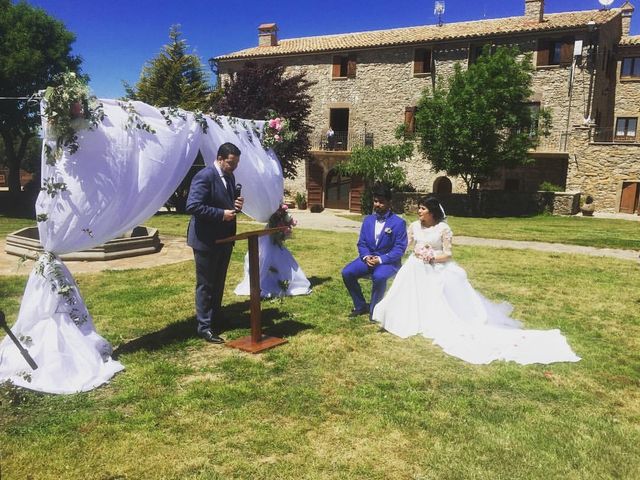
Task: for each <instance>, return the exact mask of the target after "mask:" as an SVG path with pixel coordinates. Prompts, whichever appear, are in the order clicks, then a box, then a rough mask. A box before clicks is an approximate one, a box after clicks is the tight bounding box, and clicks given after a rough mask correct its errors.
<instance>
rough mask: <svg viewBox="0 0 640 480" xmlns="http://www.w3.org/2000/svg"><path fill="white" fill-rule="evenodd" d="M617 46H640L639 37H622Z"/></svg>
mask: <svg viewBox="0 0 640 480" xmlns="http://www.w3.org/2000/svg"><path fill="white" fill-rule="evenodd" d="M618 45H621V46H627V45H640V35H630V36H628V37H622V38H621V39H620V41H619V42H618Z"/></svg>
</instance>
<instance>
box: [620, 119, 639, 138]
mask: <svg viewBox="0 0 640 480" xmlns="http://www.w3.org/2000/svg"><path fill="white" fill-rule="evenodd" d="M637 126H638V118H637V117H622V118H618V120H617V121H616V137H615V139H616V140H623V141H634V140H635V139H636V129H637Z"/></svg>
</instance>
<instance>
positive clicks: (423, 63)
mask: <svg viewBox="0 0 640 480" xmlns="http://www.w3.org/2000/svg"><path fill="white" fill-rule="evenodd" d="M430 71H431V50H430V49H428V48H416V49H415V50H414V51H413V73H414V74H416V73H429V72H430Z"/></svg>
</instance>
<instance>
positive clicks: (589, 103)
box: [220, 17, 640, 211]
mask: <svg viewBox="0 0 640 480" xmlns="http://www.w3.org/2000/svg"><path fill="white" fill-rule="evenodd" d="M620 32H621V30H620V20H619V17H616V18H615V19H614V20H612V21H611V22H610V23H609V24H607V25H601V26H599V28H598V31H597V35H595V34H594V33H589V32H588V31H587V29H586V26H585V28H584V29H583V30H582V31H579V32H574V34H575V39H576V40H582V41H583V50H582V56H580V57H577V59H576V62H575V65H574V66H573V68H572V66H570V65H562V66H559V65H554V66H539V67H536V68H535V70H534V72H533V78H532V90H533V96H532V99H531V100H532V101H534V102H539V103H540V105H541V106H542V107H543V108H546V109H548V110H549V111H550V112H551V115H552V130H551V135H550V136H549V137H545V138H542V139H541V143H540V145H539V147H538V148H537V150H536V152H537V153H543V154H544V153H547V154H558V153H561V152H562V153H564V154H565V155H564V158H565V160H564V162H556V163H548V164H547V167H551V168H552V170H551V171H549V172H538V173H540V175H538V176H537V177H536V178H533V177H530V176H528V174H527V172H526V169H525V170H522V171H513V172H508V174H513V175H517V176H518V178H520V179H521V180H522V182H521V183H522V185H523V189H526V190H533V189H534V188H535V186H534V185H533V184H532V182H533V183H536V182H538V183H539V181H540V180H541V179H542V180H547V181H551V182H552V183H557V184H560V185H562V184H563V180H564V182H565V183H566V188H567V189H568V190H580V191H590V192H591V193H593V194H594V197H595V198H596V199H599V201H600V203H601V206H602V207H603V208H605V210H612V211H613V210H615V208H616V202H617V197H616V196H617V195H618V194H619V191H618V190H619V185H620V182H621V181H622V180H625V179H628V178H638V172H637V168H638V167H637V166H636V165H637V164H638V162H635V163H634V161H633V158H634V155H637V152H638V150H637V148H636V149H630V148H629V147H628V146H619V147H615V148H609V149H603V148H600V147H595V146H593V145H590V143H589V138H588V135H587V136H585V134H584V131H583V130H582V127H583V126H584V125H585V124H586V123H587V122H588V121H589V120H590V121H592V122H593V121H594V119H595V118H594V117H595V115H596V113H598V115H599V117H600V119H601V122H602V125H608V126H610V128H613V125H614V123H613V122H614V118H615V116H616V115H617V116H627V115H628V116H640V113H639V111H640V83H638V82H634V83H629V82H627V83H624V82H623V83H622V84H620V82H617V81H616V75H617V78H619V74H617V73H613V74H612V73H611V70H612V68H613V70H615V59H614V60H613V64H612V65H613V67H612V66H611V65H609V67H607V65H608V62H609V61H610V60H609V59H610V58H613V53H612V52H613V48H614V46H615V44H616V43H617V40H618V39H619V38H620ZM565 34H572V33H571V32H556V33H555V34H554V33H553V32H549V34H548V35H549V37H548V38H560V37H561V36H562V35H565ZM538 39H539V36H536V35H520V36H518V37H511V38H507V39H504V40H500V41H499V42H498V41H496V40H495V39H490V38H487V39H486V40H485V39H480V40H479V42H480V43H474V44H469V42H468V41H452V42H446V43H441V44H438V45H435V46H434V45H415V46H401V47H390V48H376V49H368V50H357V51H352V52H329V53H318V54H314V55H291V56H286V57H280V58H278V59H258V60H256V61H264V62H266V61H274V60H277V61H279V62H280V63H282V64H284V65H285V67H286V72H287V73H291V74H297V73H301V72H304V73H306V76H307V79H308V80H310V81H312V82H315V83H314V85H313V86H312V87H311V88H310V91H309V93H310V95H311V98H312V100H313V102H312V108H311V113H310V116H309V123H310V124H311V126H312V128H313V135H314V137H316V136H321V135H324V134H325V133H326V131H327V128H328V127H329V116H330V110H331V109H332V108H348V109H349V130H350V132H353V133H356V134H363V133H364V132H365V131H366V132H367V133H373V144H374V146H376V145H382V144H391V143H395V142H396V140H395V138H394V131H395V129H396V127H397V126H398V125H400V124H402V123H403V122H404V112H405V108H406V107H412V106H415V105H416V104H417V102H418V100H419V98H420V97H421V95H422V93H423V92H424V91H425V89H430V88H432V87H433V84H434V81H435V79H436V78H438V79H439V81H440V80H442V81H446V79H447V78H449V77H450V76H451V75H452V73H453V71H454V65H455V64H456V63H460V64H461V65H462V66H463V68H466V66H467V64H468V57H469V51H470V48H474V47H475V46H477V45H481V44H482V42H487V41H491V42H492V43H503V44H516V45H518V46H519V48H520V49H521V51H522V52H523V54H525V53H532V57H533V63H534V65H535V63H536V50H537V45H538ZM592 41H593V42H596V41H597V42H598V44H597V49H594V50H591V51H592V52H593V51H595V52H597V53H596V54H595V55H592V56H590V55H589V52H590V50H589V46H590V45H591V44H590V42H592ZM425 46H426V47H432V48H433V51H432V56H433V64H434V71H433V72H431V74H420V75H414V73H413V57H414V49H415V48H420V47H425ZM334 53H337V54H341V55H342V54H346V53H350V54H355V55H356V59H357V67H356V75H355V77H354V78H332V66H333V54H334ZM244 62H245V60H225V61H224V62H221V64H220V73H221V77H222V80H223V81H224V80H225V79H226V78H228V72H230V71H231V72H233V71H235V70H238V69H240V68H241V67H242V64H243V63H244ZM618 63H619V62H618ZM616 85H617V86H616ZM616 89H618V90H619V92H616ZM614 99H615V109H616V111H615V112H614ZM602 125H601V126H602ZM631 150H633V152H635V153H632V151H631ZM599 155H602V157H600V156H599ZM533 156H534V157H536V154H535V153H534V154H533ZM558 158H559V157H558ZM567 158H568V165H567V167H566V171H565V173H564V175H563V173H562V172H558V171H556V170H557V168H556V167H559V166H562V167H564V165H565V162H567V160H566V159H567ZM561 163H562V165H560V164H561ZM543 168H544V166H543ZM304 170H305V169H304V166H303V165H300V168H299V175H298V177H297V178H296V179H293V180H289V179H288V180H286V181H285V188H287V189H288V190H290V191H291V192H292V193H294V192H297V191H304V190H305V189H306V177H305V173H304ZM406 171H407V181H408V183H410V184H411V185H412V186H413V187H415V188H416V189H417V190H419V191H431V190H432V189H433V185H434V181H435V180H436V179H437V178H438V177H440V176H446V175H445V174H444V173H443V172H433V171H432V170H431V168H430V164H429V162H428V160H427V159H425V158H423V157H422V155H421V154H420V153H419V152H418V151H417V145H416V150H415V153H414V155H413V157H412V158H411V159H410V160H409V161H408V162H407V163H406ZM538 177H540V178H538ZM506 178H507V175H506V174H505V173H504V172H503V173H502V174H501V176H500V178H497V179H494V182H493V183H492V185H491V188H496V189H500V188H504V181H505V180H506ZM450 180H451V181H452V183H453V192H454V193H461V192H465V191H466V187H465V185H464V182H463V181H462V179H460V178H451V179H450Z"/></svg>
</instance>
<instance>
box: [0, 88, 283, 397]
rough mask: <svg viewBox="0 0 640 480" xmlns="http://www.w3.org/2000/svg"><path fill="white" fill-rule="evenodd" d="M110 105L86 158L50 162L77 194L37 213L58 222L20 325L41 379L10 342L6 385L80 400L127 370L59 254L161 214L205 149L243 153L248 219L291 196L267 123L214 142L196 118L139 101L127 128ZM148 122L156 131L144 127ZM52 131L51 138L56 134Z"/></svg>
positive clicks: (43, 201) (242, 124)
mask: <svg viewBox="0 0 640 480" xmlns="http://www.w3.org/2000/svg"><path fill="white" fill-rule="evenodd" d="M101 101H102V103H103V105H104V112H105V114H106V117H105V118H104V121H103V122H102V123H101V124H100V125H99V126H98V128H97V129H96V130H94V131H88V130H83V131H80V132H79V135H78V137H79V142H78V143H79V149H78V151H77V152H76V153H74V154H73V155H68V154H67V153H65V154H64V155H63V157H62V159H60V160H59V161H58V162H57V163H56V165H54V166H49V165H46V163H45V161H44V155H43V161H42V178H43V182H45V181H47V179H52V181H54V182H64V183H66V185H67V190H66V191H63V192H59V193H58V194H57V195H55V196H54V197H51V196H50V195H48V194H47V193H46V192H41V193H40V196H39V197H38V200H37V202H36V211H37V213H45V214H47V216H48V220H47V221H44V222H40V223H39V231H40V239H41V242H42V245H43V246H44V249H45V251H47V252H49V253H45V254H44V255H42V256H41V257H40V259H39V261H38V262H37V264H36V268H34V271H33V272H32V273H31V275H30V277H29V280H28V283H27V287H26V289H25V293H24V296H23V301H22V305H21V308H20V312H19V315H18V319H17V321H16V323H15V324H14V326H13V327H12V330H13V332H14V333H15V335H16V336H17V337H18V338H21V339H23V342H22V343H23V344H24V346H25V347H26V348H27V349H28V351H29V352H30V354H31V356H32V357H33V358H34V360H35V361H36V363H37V364H38V366H39V368H38V369H37V370H33V371H31V369H30V368H29V366H28V365H27V363H26V362H25V360H24V359H23V358H22V356H21V355H20V353H19V351H18V349H17V348H16V347H15V345H14V344H13V343H12V342H11V340H10V339H9V338H8V337H6V338H4V339H3V341H2V343H1V344H0V381H5V380H11V381H12V382H13V383H15V384H16V385H20V386H23V387H26V388H29V389H32V390H37V391H43V392H50V393H74V392H79V391H85V390H90V389H92V388H95V387H97V386H98V385H100V384H102V383H104V382H106V381H108V380H109V378H111V376H113V374H114V373H115V372H117V371H119V370H121V369H123V368H124V367H123V366H122V365H121V364H120V363H119V362H117V361H114V360H113V359H111V357H110V355H111V346H110V345H109V343H108V342H107V341H106V340H105V339H104V338H102V337H101V336H100V335H98V333H97V332H96V331H95V327H94V325H93V321H92V319H91V316H90V314H89V312H88V311H87V309H86V306H85V304H84V301H83V300H82V297H81V295H80V292H79V291H78V289H77V286H76V284H75V281H74V280H73V277H72V276H71V274H70V272H69V271H68V270H67V268H66V267H65V266H64V264H63V263H62V262H61V261H60V260H59V259H58V258H57V257H56V255H60V254H63V253H68V252H74V251H78V250H83V249H88V248H92V247H94V246H97V245H100V244H101V243H104V242H106V241H108V240H110V239H112V238H115V237H117V236H118V235H120V234H122V233H123V232H125V231H127V230H129V229H131V228H133V227H134V226H136V225H138V224H140V223H142V222H143V221H144V220H146V219H147V218H149V217H150V216H152V215H153V214H154V213H155V212H156V211H157V210H158V209H159V208H160V207H161V206H162V205H163V203H164V202H165V200H166V199H167V198H169V196H170V195H171V193H172V192H173V191H174V190H175V189H176V188H177V186H178V185H179V183H180V182H181V180H182V179H183V178H184V176H185V175H186V173H187V172H188V170H189V168H190V166H191V165H192V163H193V161H194V159H195V157H196V155H197V152H198V150H199V149H201V150H202V152H203V155H204V156H205V158H206V159H207V161H208V162H212V161H213V159H215V153H216V152H217V149H218V147H219V146H220V145H221V144H222V143H224V142H227V141H230V142H233V143H235V144H236V145H238V147H239V148H240V149H241V150H242V157H241V159H242V160H241V162H240V167H239V168H238V170H237V176H236V178H237V179H238V181H239V182H240V183H242V184H243V185H244V189H243V195H244V197H245V199H246V200H245V212H246V213H247V214H249V215H251V216H254V217H255V218H259V219H263V218H264V217H265V215H267V211H268V212H269V215H270V214H271V213H272V212H273V211H275V210H276V209H277V207H278V204H279V202H280V198H281V197H282V188H283V187H282V184H283V180H282V174H281V172H280V170H279V168H280V167H279V162H278V161H277V158H276V157H275V155H274V154H273V152H266V151H265V150H264V149H263V148H262V146H261V144H260V141H259V138H258V136H257V134H256V132H255V131H254V126H255V128H256V129H260V128H261V126H262V123H263V122H257V123H254V122H251V121H242V120H240V121H235V122H232V123H230V122H229V120H228V119H227V118H224V117H219V118H218V119H217V122H216V121H213V120H211V119H207V122H208V126H209V131H208V133H207V134H204V133H203V132H202V129H201V127H200V125H199V123H198V122H197V121H196V119H195V117H194V115H193V114H190V113H188V114H187V115H186V117H185V118H184V119H183V118H180V117H179V116H176V117H172V118H171V124H170V125H167V122H166V120H165V118H164V117H163V116H162V115H161V113H160V111H159V109H157V108H155V107H151V106H149V105H146V104H144V103H141V102H131V104H132V105H133V107H134V108H135V110H136V112H137V114H138V116H139V118H138V119H134V120H135V121H134V125H133V127H132V128H126V125H127V122H128V121H129V119H130V117H129V114H128V113H127V112H125V110H124V109H123V108H122V107H121V106H120V105H119V102H118V101H115V100H101ZM43 119H44V117H43ZM138 120H140V121H142V122H144V123H146V124H148V125H149V126H150V127H151V128H153V129H154V130H155V133H149V132H147V131H144V130H142V129H138V128H135V123H136V122H138ZM218 122H219V123H220V125H219V124H218ZM43 128H44V134H45V138H46V136H47V133H48V131H47V128H48V127H47V125H43ZM275 164H277V166H276V165H275ZM267 218H268V216H267ZM61 292H64V295H63V294H61Z"/></svg>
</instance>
